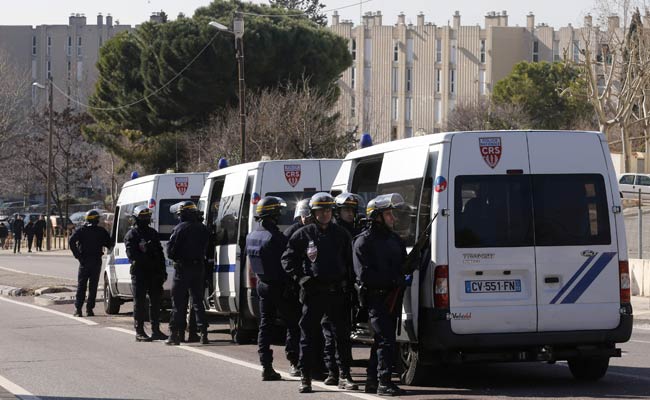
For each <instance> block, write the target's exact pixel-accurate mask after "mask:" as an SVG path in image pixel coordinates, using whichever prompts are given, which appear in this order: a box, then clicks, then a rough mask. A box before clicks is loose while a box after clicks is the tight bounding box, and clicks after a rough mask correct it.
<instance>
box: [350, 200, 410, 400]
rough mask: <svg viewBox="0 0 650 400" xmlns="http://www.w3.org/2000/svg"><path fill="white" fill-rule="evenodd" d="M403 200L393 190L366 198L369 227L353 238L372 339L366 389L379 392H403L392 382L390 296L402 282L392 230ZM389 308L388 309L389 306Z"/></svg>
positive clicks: (400, 250)
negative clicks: (370, 198) (394, 213)
mask: <svg viewBox="0 0 650 400" xmlns="http://www.w3.org/2000/svg"><path fill="white" fill-rule="evenodd" d="M403 203H404V199H403V198H402V196H401V195H399V194H397V193H392V194H385V195H381V196H378V197H376V198H375V199H373V200H370V201H369V202H368V207H367V209H366V212H367V215H368V218H369V219H370V220H371V225H370V228H369V229H367V230H365V231H363V233H361V234H360V235H359V236H358V237H357V239H356V240H355V242H354V250H353V261H354V271H355V274H356V276H357V280H358V283H359V284H360V285H361V287H363V288H364V289H363V291H362V292H364V293H366V294H365V296H364V297H365V298H364V299H363V300H362V301H363V302H365V303H366V304H367V306H368V314H369V318H370V325H371V326H372V329H373V331H374V339H375V340H374V342H373V345H372V348H371V350H370V358H369V360H368V368H367V380H366V387H365V390H364V391H365V392H366V393H377V394H378V395H381V396H399V395H401V394H403V393H404V391H403V390H402V389H400V388H399V387H398V386H397V385H395V384H394V383H392V381H391V376H392V368H393V363H394V361H395V360H394V358H395V345H396V344H395V343H396V338H395V329H396V327H397V326H396V325H397V313H398V312H401V310H398V309H397V308H398V307H396V306H395V303H396V302H395V301H393V302H392V303H393V304H391V301H390V299H391V296H393V295H394V294H395V291H396V290H398V289H399V287H400V285H403V284H404V273H403V272H402V266H403V265H404V261H405V260H406V246H405V245H404V242H403V241H402V239H400V237H399V236H398V235H397V234H396V233H395V232H394V231H393V229H394V226H395V216H394V215H393V209H395V208H397V207H399V206H400V205H401V204H403ZM391 308H392V309H391Z"/></svg>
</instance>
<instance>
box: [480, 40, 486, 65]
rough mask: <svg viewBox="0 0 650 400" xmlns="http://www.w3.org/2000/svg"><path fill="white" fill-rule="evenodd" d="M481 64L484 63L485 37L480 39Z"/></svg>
mask: <svg viewBox="0 0 650 400" xmlns="http://www.w3.org/2000/svg"><path fill="white" fill-rule="evenodd" d="M480 59H481V64H485V39H481V54H480Z"/></svg>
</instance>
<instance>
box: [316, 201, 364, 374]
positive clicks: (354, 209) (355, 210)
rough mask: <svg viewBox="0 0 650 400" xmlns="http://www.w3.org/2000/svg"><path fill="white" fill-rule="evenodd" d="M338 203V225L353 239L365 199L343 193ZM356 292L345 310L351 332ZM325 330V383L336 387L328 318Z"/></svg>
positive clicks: (334, 354)
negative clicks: (348, 311) (347, 311)
mask: <svg viewBox="0 0 650 400" xmlns="http://www.w3.org/2000/svg"><path fill="white" fill-rule="evenodd" d="M334 202H335V203H336V208H335V216H336V223H337V224H338V225H340V226H341V227H343V228H344V229H345V230H346V231H348V233H349V234H350V236H351V237H352V238H354V237H355V236H357V235H358V234H359V233H361V229H360V227H359V217H360V215H361V214H362V213H361V212H360V208H361V207H362V205H363V199H362V198H361V196H359V195H358V194H354V193H341V194H339V195H338V196H336V198H335V199H334ZM353 281H354V272H353V271H352V269H350V271H349V277H348V282H353ZM353 295H354V291H353V290H350V291H349V293H348V295H346V296H345V300H346V303H345V309H346V310H350V313H349V314H348V318H346V319H345V322H346V323H347V324H348V326H347V327H346V329H347V330H350V329H351V327H352V315H351V313H352V304H353V301H352V296H353ZM321 325H322V328H323V336H324V338H325V347H324V356H325V357H324V359H325V365H327V369H328V371H329V372H328V375H327V378H326V379H325V381H324V382H323V383H324V384H326V385H336V384H338V381H339V369H338V365H337V361H336V360H337V357H340V356H339V354H338V353H339V350H338V349H337V348H336V341H335V338H334V331H333V329H332V323H331V321H330V320H329V318H328V317H327V316H325V317H324V318H323V321H322V323H321ZM347 357H348V358H349V359H350V360H352V348H350V354H349V355H348V356H347Z"/></svg>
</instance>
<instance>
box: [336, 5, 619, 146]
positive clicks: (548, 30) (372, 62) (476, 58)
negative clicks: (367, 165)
mask: <svg viewBox="0 0 650 400" xmlns="http://www.w3.org/2000/svg"><path fill="white" fill-rule="evenodd" d="M382 19H383V16H382V14H381V12H376V13H372V12H370V13H366V14H365V15H364V16H363V18H362V23H361V25H358V26H353V24H352V22H350V21H340V20H339V16H338V15H337V14H336V13H335V14H334V16H333V18H332V21H331V22H332V23H331V26H330V29H331V30H332V31H333V32H335V33H336V34H338V35H340V36H342V37H344V38H346V39H348V46H349V49H350V52H351V53H352V59H353V65H352V66H351V67H350V68H349V69H348V70H347V71H345V72H344V74H343V76H342V78H341V79H340V87H341V98H340V99H339V103H338V105H337V111H339V112H341V114H342V116H343V119H344V123H345V124H346V126H347V128H348V129H353V128H354V127H358V130H359V132H367V133H370V134H371V135H372V137H373V139H374V140H375V141H376V142H385V141H388V140H394V139H400V138H406V137H411V136H414V135H421V134H429V133H435V132H440V131H444V130H445V129H446V121H447V118H448V116H449V113H450V112H451V111H452V110H453V109H454V107H455V105H456V104H467V103H472V102H476V101H478V100H480V99H481V98H486V99H487V98H488V97H489V95H490V93H491V90H492V88H493V85H494V84H495V83H496V82H498V81H499V80H501V79H503V78H504V77H506V76H507V75H508V74H510V72H511V71H512V68H513V66H514V65H515V64H516V63H518V62H520V61H548V62H552V61H560V60H562V59H564V57H566V58H567V59H570V60H575V61H579V60H580V57H581V53H580V49H582V48H584V46H586V45H589V46H590V48H593V51H602V49H601V48H600V46H599V45H597V42H598V41H597V40H593V38H592V40H590V36H593V35H594V34H595V35H596V36H599V34H598V32H599V31H598V28H595V29H593V28H594V27H592V17H591V16H586V17H585V21H584V26H583V27H581V28H574V27H572V26H571V25H568V26H566V27H562V28H560V29H558V30H555V29H554V28H552V27H550V26H547V25H545V24H539V25H535V16H534V15H533V14H532V13H531V14H529V15H528V16H527V23H526V26H525V27H519V26H508V14H507V12H506V11H502V12H490V13H488V14H487V15H486V16H485V23H484V26H483V27H481V26H478V25H477V26H463V25H462V24H461V15H460V13H459V12H458V11H456V13H455V14H454V15H453V19H452V21H451V23H450V24H449V25H448V26H436V25H434V24H432V23H427V22H426V20H425V15H424V14H422V13H420V14H419V15H418V16H417V23H416V24H415V25H413V24H407V23H406V16H405V15H404V14H400V15H399V16H398V17H397V22H396V24H395V25H384V24H383V23H382ZM607 30H608V31H612V30H616V31H620V30H621V29H620V26H619V19H618V17H615V16H614V17H610V18H609V21H608V27H607ZM594 54H596V53H594Z"/></svg>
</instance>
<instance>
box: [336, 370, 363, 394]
mask: <svg viewBox="0 0 650 400" xmlns="http://www.w3.org/2000/svg"><path fill="white" fill-rule="evenodd" d="M339 389H345V390H359V385H357V383H356V382H355V381H353V380H352V375H350V373H349V372H344V373H343V374H341V378H339Z"/></svg>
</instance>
